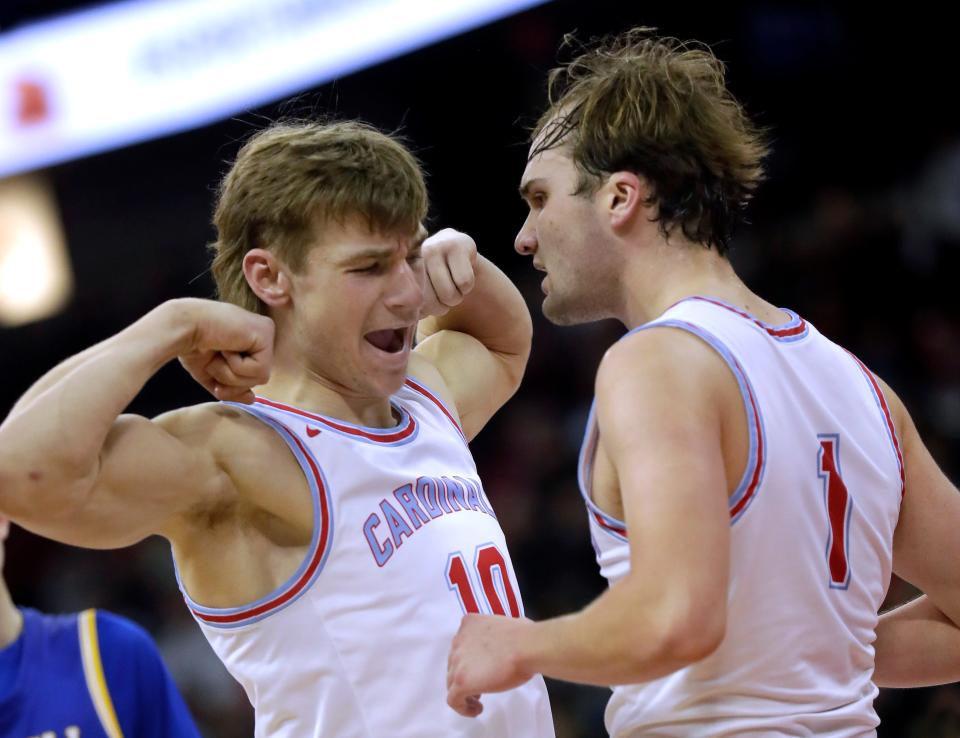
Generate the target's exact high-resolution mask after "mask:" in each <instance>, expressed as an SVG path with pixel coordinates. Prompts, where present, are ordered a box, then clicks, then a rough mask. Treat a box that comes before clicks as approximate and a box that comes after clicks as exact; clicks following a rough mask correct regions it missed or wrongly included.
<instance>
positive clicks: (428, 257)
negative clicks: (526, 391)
mask: <svg viewBox="0 0 960 738" xmlns="http://www.w3.org/2000/svg"><path fill="white" fill-rule="evenodd" d="M423 258H424V262H425V266H426V270H427V278H428V280H429V282H430V284H429V285H428V286H427V292H428V294H429V293H431V292H432V293H433V299H432V300H428V311H429V312H432V313H435V314H433V315H431V316H430V317H427V318H424V319H423V320H421V321H420V324H419V326H418V330H417V335H418V338H419V341H420V343H419V345H418V346H417V349H416V351H417V354H419V355H420V356H421V357H423V358H426V359H427V360H428V361H429V362H430V364H431V365H432V366H433V367H435V368H436V370H437V372H439V375H440V377H441V378H442V380H443V384H444V385H445V387H446V389H447V392H445V393H444V394H446V395H447V396H448V397H449V399H451V400H452V402H453V404H454V406H455V407H456V409H457V412H458V414H459V415H460V421H461V424H462V426H463V430H464V434H465V435H466V436H467V438H468V439H470V438H473V437H474V436H475V435H476V434H477V433H478V432H479V431H480V429H481V428H483V426H484V425H486V423H487V421H488V420H489V419H490V418H491V417H492V416H493V414H494V413H495V412H496V411H497V410H498V409H499V408H500V407H501V406H502V405H503V404H504V403H505V402H506V401H507V400H508V399H510V397H511V396H512V395H513V393H514V392H516V390H517V387H519V386H520V380H521V379H522V377H523V372H524V369H525V368H526V365H527V358H528V357H529V355H530V340H531V335H532V332H533V331H532V325H531V321H530V311H529V310H528V309H527V306H526V303H525V302H524V301H523V298H522V297H521V295H520V293H519V292H518V291H517V288H516V287H515V286H514V285H513V283H512V282H511V281H510V280H509V279H508V278H507V277H506V275H505V274H504V273H503V272H501V271H500V270H499V269H497V267H496V266H494V265H493V264H492V263H491V262H490V261H488V260H487V259H485V258H484V257H482V256H480V255H478V254H477V247H476V245H475V244H474V242H473V239H471V238H470V237H469V236H467V235H466V234H463V233H458V232H457V231H454V230H451V229H445V230H443V231H440V232H439V233H437V234H435V235H433V236H431V237H430V238H428V239H427V240H426V241H424V244H423ZM431 303H432V304H431ZM417 368H418V365H414V366H413V367H412V369H413V371H414V372H416V371H417ZM428 371H429V370H428ZM423 379H424V380H425V381H427V382H428V384H429V383H430V377H427V376H425V377H423Z"/></svg>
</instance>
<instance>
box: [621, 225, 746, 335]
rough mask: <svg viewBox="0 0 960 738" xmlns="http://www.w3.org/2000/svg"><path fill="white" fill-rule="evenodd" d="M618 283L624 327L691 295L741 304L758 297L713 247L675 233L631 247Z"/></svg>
mask: <svg viewBox="0 0 960 738" xmlns="http://www.w3.org/2000/svg"><path fill="white" fill-rule="evenodd" d="M621 286H622V289H623V291H624V298H623V300H622V304H623V306H624V307H623V309H622V312H621V314H620V315H618V316H616V317H617V318H619V320H620V321H621V322H622V323H623V324H624V325H625V326H626V327H627V328H636V327H637V326H639V325H643V324H644V323H648V322H649V321H651V320H655V319H656V318H658V317H660V316H661V315H662V314H663V313H664V312H666V310H668V309H669V308H670V307H671V306H672V305H674V304H675V303H677V302H679V301H680V300H683V299H684V298H686V297H691V296H692V295H707V296H711V297H719V298H721V299H723V300H726V301H728V302H731V303H733V304H736V305H743V306H744V307H746V306H748V305H749V304H750V303H751V301H758V300H759V298H757V297H756V296H755V295H754V294H753V293H752V292H750V290H749V289H747V287H746V285H745V284H744V283H743V282H742V281H741V280H740V278H739V277H738V276H737V274H736V272H734V271H733V267H732V266H731V265H730V262H729V261H728V260H727V259H726V258H725V257H723V256H720V255H719V254H718V253H717V251H716V250H715V249H712V248H711V249H707V248H704V247H703V246H701V245H700V244H696V243H690V242H689V241H686V240H682V239H678V238H677V237H676V236H674V237H672V238H671V239H670V241H669V242H667V241H666V240H664V239H662V238H661V239H658V240H657V241H656V242H654V243H651V244H650V247H649V248H648V249H638V250H637V251H635V252H634V256H633V258H632V259H630V260H628V263H627V265H626V269H625V271H624V277H623V280H622V282H621Z"/></svg>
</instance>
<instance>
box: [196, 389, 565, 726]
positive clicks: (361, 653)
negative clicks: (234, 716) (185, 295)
mask: <svg viewBox="0 0 960 738" xmlns="http://www.w3.org/2000/svg"><path fill="white" fill-rule="evenodd" d="M391 404H392V406H393V409H394V414H395V416H398V417H399V418H400V420H399V423H398V424H397V425H396V426H395V427H393V428H389V429H376V428H365V427H361V426H356V425H352V424H349V423H346V422H343V421H341V420H336V419H334V418H330V417H326V416H322V415H317V414H315V413H309V412H306V411H303V410H300V409H297V408H294V407H290V406H288V405H283V404H280V403H277V402H273V401H271V400H268V399H265V398H257V400H256V402H255V403H254V404H253V405H236V407H238V408H240V409H242V410H244V411H246V412H249V413H252V414H253V415H255V416H256V417H257V418H259V419H260V420H262V421H263V422H264V423H266V424H268V425H269V426H271V427H272V428H273V429H275V430H276V431H277V433H279V434H280V436H281V437H282V438H283V439H284V441H286V443H287V444H288V446H289V447H290V449H291V451H292V452H293V454H294V456H295V457H296V459H297V461H298V462H299V464H300V466H301V468H302V470H303V472H304V475H305V476H306V478H307V481H308V483H309V485H310V489H311V493H312V495H313V506H314V532H313V540H312V542H311V545H310V551H309V553H308V554H307V556H306V558H305V559H304V561H303V563H302V564H301V566H300V567H299V569H298V570H297V571H296V572H295V573H294V574H293V576H291V577H290V579H289V580H288V581H287V582H286V583H285V584H283V586H281V587H280V588H279V589H278V590H276V591H275V592H273V593H271V594H269V595H267V596H266V597H263V598H261V599H260V600H258V601H256V602H252V603H250V604H249V605H246V606H243V607H236V608H230V609H213V608H207V607H203V606H201V605H199V604H197V603H195V602H193V601H192V600H191V599H190V598H189V596H188V595H187V593H186V591H185V590H184V595H185V597H186V599H187V604H188V606H189V607H190V609H191V611H192V613H193V615H194V617H195V618H196V620H197V622H198V623H199V624H200V627H201V629H202V630H203V633H204V635H205V636H206V637H207V639H208V640H209V642H210V644H211V646H212V647H213V649H214V651H215V652H216V653H217V655H218V656H219V657H220V659H221V660H222V661H223V663H224V664H225V665H226V667H227V669H228V670H229V671H230V673H231V674H232V675H233V676H234V677H235V678H236V679H237V680H238V681H239V682H240V683H241V684H242V685H243V687H244V688H245V690H246V692H247V695H248V696H249V698H250V701H251V703H252V704H253V706H254V710H255V712H256V731H255V735H256V737H257V738H267V737H268V736H269V738H321V736H323V737H328V736H337V738H380V737H381V736H391V738H430V737H431V736H436V738H441V737H442V738H453V737H459V736H463V737H464V738H468V737H469V738H473V737H476V738H479V737H480V736H484V737H485V738H551V737H552V736H553V734H554V733H553V723H552V718H551V715H550V709H549V703H548V700H547V693H546V687H545V685H544V682H543V680H542V678H540V677H537V678H535V679H533V680H531V681H530V682H528V683H527V684H525V685H523V686H522V687H519V688H517V689H514V690H511V691H509V692H504V693H500V694H489V695H484V698H483V702H484V711H483V714H482V715H480V716H479V717H478V718H475V719H471V718H465V717H462V716H460V715H458V714H456V713H455V712H454V711H453V710H452V709H451V708H450V707H449V706H448V705H447V703H446V695H447V689H446V671H447V655H448V653H449V649H450V643H451V641H452V639H453V636H454V634H455V633H456V631H457V629H458V628H459V626H460V620H461V618H462V616H463V614H464V613H465V612H482V613H490V614H499V615H508V616H513V617H520V616H522V615H523V605H522V602H521V600H520V593H519V591H518V589H517V580H516V575H515V574H514V571H513V566H512V564H511V561H510V556H509V554H508V552H507V546H506V542H505V541H504V536H503V531H502V530H501V529H500V525H499V523H498V522H497V519H496V516H495V515H494V512H493V509H492V508H491V506H490V502H489V500H488V499H487V496H486V494H485V492H484V490H483V487H482V485H481V483H480V480H479V478H478V477H477V470H476V466H475V464H474V461H473V457H472V455H471V453H470V450H469V448H468V446H467V443H466V440H465V439H464V437H463V434H462V432H461V430H460V428H459V426H458V425H457V423H456V422H455V420H454V419H453V416H452V415H451V414H450V413H449V411H448V410H447V409H446V407H444V405H443V404H442V403H441V402H440V401H439V400H438V399H437V398H436V396H435V395H434V394H433V393H432V392H431V391H430V390H429V389H427V388H426V387H424V386H423V385H422V384H420V383H419V382H416V381H414V380H413V379H409V378H408V379H407V380H406V382H405V385H404V386H403V387H402V388H401V390H400V391H399V392H398V393H397V394H395V395H394V396H393V397H391ZM181 586H182V585H181Z"/></svg>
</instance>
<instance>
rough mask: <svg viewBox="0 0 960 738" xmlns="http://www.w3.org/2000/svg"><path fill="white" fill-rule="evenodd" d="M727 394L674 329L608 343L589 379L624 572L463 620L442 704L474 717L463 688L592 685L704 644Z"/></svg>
mask: <svg viewBox="0 0 960 738" xmlns="http://www.w3.org/2000/svg"><path fill="white" fill-rule="evenodd" d="M725 383H727V384H725ZM728 385H729V386H728ZM727 391H729V392H734V393H736V392H738V390H737V388H736V384H735V380H734V378H733V376H732V375H731V374H730V372H729V371H728V370H727V369H726V367H725V365H724V364H723V362H722V360H721V359H720V358H719V357H718V356H717V355H716V354H715V353H714V352H713V351H712V350H711V349H709V348H708V347H707V346H706V345H705V344H703V343H701V342H700V341H699V339H696V338H694V337H692V336H688V335H686V334H681V333H678V332H676V331H670V330H661V329H657V330H651V331H645V332H643V333H640V334H637V335H635V336H631V337H630V338H628V339H626V340H624V341H622V342H620V343H619V344H617V345H616V346H615V347H614V348H613V349H611V350H610V351H609V352H608V354H607V356H606V357H605V358H604V360H603V363H602V365H601V367H600V371H599V374H598V377H597V413H598V416H597V417H598V424H599V429H600V439H601V443H602V444H603V447H604V449H605V452H606V454H607V455H608V457H609V458H610V460H611V462H612V465H613V467H614V469H615V472H616V476H617V480H618V483H619V487H620V492H621V496H622V499H623V504H624V510H625V521H626V523H627V529H628V530H629V536H630V572H629V574H628V575H627V576H625V577H624V578H623V579H622V580H620V581H619V582H618V583H617V584H615V585H614V586H612V587H611V588H610V589H608V590H607V591H606V592H605V593H604V594H602V595H601V596H600V597H599V598H597V599H596V600H595V601H594V602H593V603H592V604H591V605H589V606H588V607H587V608H586V609H584V610H582V611H580V612H578V613H576V614H573V615H569V616H566V617H561V618H555V619H553V620H546V621H543V622H539V623H532V622H530V621H518V620H511V619H507V618H492V617H481V616H467V618H465V619H464V622H463V624H462V626H461V630H460V633H459V634H458V636H457V639H455V641H454V646H453V650H452V652H451V657H450V671H449V673H448V688H449V694H448V702H449V703H450V705H451V706H452V707H454V709H457V710H458V711H460V712H461V713H462V714H466V715H471V714H476V712H477V710H478V705H477V704H476V703H475V702H474V701H471V700H470V695H476V694H478V693H481V692H484V691H499V690H501V689H508V688H511V687H514V686H516V685H517V684H520V683H522V682H523V681H525V680H526V679H528V678H529V677H530V676H531V675H533V674H535V673H542V674H544V675H545V676H550V677H554V678H558V679H566V680H569V681H576V682H585V683H590V684H598V685H610V684H623V683H630V682H640V681H647V680H650V679H654V678H657V677H661V676H664V675H666V674H669V673H671V672H673V671H675V670H677V669H680V668H682V667H684V666H687V665H689V664H691V663H693V662H695V661H698V660H700V659H702V658H705V657H706V656H708V655H709V654H710V653H712V652H713V650H715V649H716V647H717V646H718V645H719V643H720V642H721V640H722V638H723V635H724V632H725V627H726V617H725V616H726V595H727V579H728V568H729V525H730V521H729V513H728V509H727V491H726V486H727V484H726V476H725V467H724V459H723V455H722V445H721V417H720V415H721V413H720V409H719V408H720V401H719V400H718V396H719V395H718V393H720V392H727ZM738 398H739V395H738ZM666 572H669V576H667V575H665V573H666Z"/></svg>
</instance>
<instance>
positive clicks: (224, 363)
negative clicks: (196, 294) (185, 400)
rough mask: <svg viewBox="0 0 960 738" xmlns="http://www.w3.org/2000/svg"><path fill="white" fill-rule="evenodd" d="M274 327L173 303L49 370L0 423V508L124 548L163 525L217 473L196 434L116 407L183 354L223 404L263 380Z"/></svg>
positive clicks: (79, 538) (202, 304) (41, 525)
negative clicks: (184, 434)
mask: <svg viewBox="0 0 960 738" xmlns="http://www.w3.org/2000/svg"><path fill="white" fill-rule="evenodd" d="M271 349H272V323H271V322H270V321H269V319H266V318H262V317H261V316H256V315H253V314H251V313H247V312H246V311H243V310H240V309H239V308H236V307H234V306H231V305H224V304H221V303H213V302H208V301H204V300H175V301H172V302H169V303H165V304H164V305H162V306H160V307H159V308H157V309H155V310H153V311H152V312H150V313H148V314H147V315H146V316H144V317H143V318H142V319H140V320H138V321H137V322H136V323H134V324H132V325H131V326H129V327H128V328H127V329H125V330H124V331H122V332H120V333H118V334H117V335H115V336H113V337H111V338H109V339H107V340H106V341H104V342H102V343H100V344H98V345H97V346H94V347H93V348H91V349H88V350H87V351H85V352H83V353H82V354H80V355H78V356H77V357H74V358H73V359H70V360H67V361H66V362H64V363H63V364H61V365H60V366H58V367H56V368H55V369H53V370H52V371H51V372H50V373H49V374H48V375H47V376H45V377H43V378H42V379H41V380H40V381H39V382H38V383H37V384H36V385H35V386H34V387H33V388H31V389H30V390H29V391H28V392H27V394H26V395H25V396H24V398H23V399H22V400H21V401H20V402H18V403H17V404H16V406H15V407H14V410H13V412H11V414H10V415H9V416H8V417H7V419H6V420H5V421H4V422H3V424H2V425H0V511H2V512H3V513H4V514H5V515H8V516H9V517H10V518H12V519H13V520H15V521H16V522H18V523H19V524H21V525H23V526H24V527H26V528H28V529H30V530H33V531H35V532H37V533H39V534H41V535H46V536H49V537H51V538H56V539H58V540H61V541H64V542H68V543H73V544H76V545H86V546H96V547H110V546H117V545H125V544H128V543H132V542H134V541H136V540H139V539H140V538H143V537H144V536H146V535H149V534H150V533H155V532H158V531H159V529H160V528H161V527H162V526H163V524H164V523H165V522H166V521H167V520H168V519H169V517H170V516H171V515H173V514H175V513H176V512H178V507H180V506H185V505H187V504H189V502H190V499H189V495H190V493H191V492H194V491H195V490H197V489H198V488H199V489H200V490H201V491H203V490H204V487H205V485H206V486H208V487H209V486H212V485H215V484H217V483H218V481H219V480H221V478H222V475H221V474H219V472H218V470H217V469H216V465H215V463H214V462H213V459H212V457H210V455H209V454H205V453H204V452H203V449H202V447H201V445H200V444H197V443H196V438H191V439H190V443H189V444H187V443H184V442H183V441H181V440H180V439H179V438H178V437H177V435H175V434H174V433H172V432H170V429H178V428H179V427H182V426H183V422H182V420H179V419H177V418H176V417H173V418H170V419H168V420H167V421H166V422H152V421H148V420H146V419H144V418H140V417H136V416H121V415H120V414H121V413H122V412H123V410H124V409H125V408H126V406H127V405H128V404H129V403H130V401H131V400H132V399H133V398H134V397H135V396H136V394H137V393H138V392H139V391H140V389H141V388H142V387H143V385H144V384H145V383H146V382H147V380H148V379H149V378H150V377H151V376H152V375H153V374H154V373H156V372H157V371H158V370H159V369H160V367H162V366H163V365H164V364H166V363H167V362H168V361H170V360H171V359H173V358H175V357H177V356H178V355H179V356H182V357H183V361H184V364H185V366H186V367H187V368H188V370H189V371H190V372H191V374H192V375H193V376H194V377H195V378H196V379H197V380H198V381H200V382H201V384H203V385H204V386H206V387H207V388H208V389H211V390H212V391H214V392H215V393H216V394H217V395H218V396H220V397H222V398H224V399H245V398H246V397H247V395H248V393H249V389H250V387H252V386H255V385H256V384H258V383H261V382H262V381H264V380H265V379H266V376H267V372H268V367H269V356H270V352H271Z"/></svg>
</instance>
